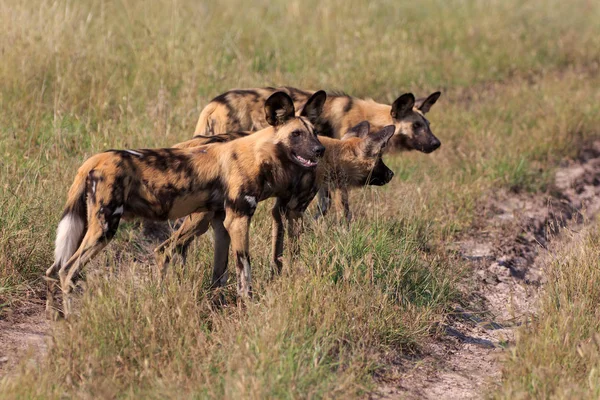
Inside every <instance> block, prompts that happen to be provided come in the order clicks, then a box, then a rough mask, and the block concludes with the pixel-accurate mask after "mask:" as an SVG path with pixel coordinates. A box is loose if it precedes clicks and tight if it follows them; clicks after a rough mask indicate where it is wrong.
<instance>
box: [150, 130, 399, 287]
mask: <svg viewBox="0 0 600 400" xmlns="http://www.w3.org/2000/svg"><path fill="white" fill-rule="evenodd" d="M393 133H394V127H393V126H391V125H390V126H387V127H385V128H383V129H381V130H380V131H378V132H375V133H372V134H369V123H368V122H366V121H364V122H362V123H360V124H358V125H357V126H355V127H353V128H351V129H350V130H349V131H348V133H347V134H346V135H345V136H344V138H343V139H342V140H338V139H332V138H328V137H320V138H319V139H320V141H321V143H323V145H324V146H325V153H324V155H323V158H322V160H321V161H320V162H319V165H318V166H317V167H316V176H313V175H310V174H309V173H306V176H305V177H303V178H301V179H300V180H299V182H300V184H299V185H298V186H297V187H296V188H295V190H294V192H292V193H287V194H285V195H282V196H278V197H277V201H276V203H275V205H274V207H273V209H272V216H273V240H272V246H273V249H272V250H273V251H272V261H271V263H272V268H273V272H274V273H279V272H280V271H281V267H282V257H283V240H284V239H283V237H284V221H285V220H287V221H288V224H289V237H290V239H291V243H292V254H296V253H297V252H298V249H297V246H296V243H297V238H298V235H299V233H300V229H301V226H302V225H301V218H302V216H303V214H304V212H305V210H306V208H307V207H308V205H309V203H310V202H311V201H312V199H313V198H314V196H315V195H316V193H317V192H318V190H320V189H324V188H327V189H337V188H345V189H347V188H351V187H360V186H365V185H377V186H381V185H385V184H386V183H388V182H389V181H390V180H391V179H392V177H393V176H394V174H393V172H392V171H391V170H390V169H389V168H388V167H387V166H386V165H385V164H384V163H383V160H382V151H383V149H384V148H385V145H386V144H387V143H388V141H389V140H390V138H391V137H392V135H393ZM249 134H250V133H248V132H246V133H241V132H238V133H231V134H220V135H215V136H201V135H199V136H196V137H195V138H194V139H192V140H189V141H187V142H183V143H180V144H178V145H176V147H194V146H202V145H204V144H206V143H211V142H212V141H214V140H218V141H224V140H228V139H229V140H234V139H237V138H239V137H240V136H244V135H249ZM218 219H219V216H215V215H214V214H213V213H194V214H192V215H190V216H189V217H188V218H186V220H185V221H184V223H183V224H182V226H181V227H180V228H179V230H178V231H177V232H176V233H175V234H174V235H173V236H172V237H171V238H170V239H168V240H167V241H166V242H164V243H163V244H161V245H160V246H159V247H158V248H157V253H158V255H160V256H161V257H162V255H163V253H165V258H164V259H163V262H164V263H165V265H166V263H168V261H169V259H170V253H171V251H177V252H178V253H180V254H182V255H183V256H184V259H185V253H186V250H187V247H188V246H189V244H190V243H191V242H192V240H193V239H194V237H196V236H200V235H202V234H204V233H205V232H206V230H207V229H208V227H209V225H210V223H211V221H212V223H213V228H214V229H215V235H218V232H219V231H220V230H221V229H222V228H221V224H222V223H221V222H220V221H218ZM215 254H217V253H215ZM226 269H227V258H226V257H225V258H219V259H217V258H215V260H214V266H213V286H220V285H222V284H223V283H224V282H225V280H226V276H227V275H226Z"/></svg>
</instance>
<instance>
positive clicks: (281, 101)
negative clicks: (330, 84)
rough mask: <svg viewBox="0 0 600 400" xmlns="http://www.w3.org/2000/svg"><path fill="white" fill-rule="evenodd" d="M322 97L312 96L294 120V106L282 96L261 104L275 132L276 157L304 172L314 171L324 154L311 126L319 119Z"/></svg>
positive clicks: (284, 95) (288, 97) (322, 102)
mask: <svg viewBox="0 0 600 400" xmlns="http://www.w3.org/2000/svg"><path fill="white" fill-rule="evenodd" d="M326 97H327V95H326V94H325V92H324V91H322V90H321V91H318V92H316V93H315V94H313V95H312V96H311V97H310V99H308V102H307V103H306V105H305V106H304V109H303V110H302V113H301V114H300V116H299V117H296V116H295V109H294V102H293V101H292V99H291V97H290V96H288V95H287V94H286V93H284V92H275V93H273V94H272V95H271V96H270V97H269V98H268V99H267V100H266V102H265V114H266V119H267V122H268V123H269V125H271V126H273V128H274V129H275V132H276V139H275V145H276V146H277V149H278V153H280V154H281V156H283V157H286V158H288V159H289V160H291V161H292V162H294V163H295V164H297V165H300V166H302V167H304V168H314V167H316V166H317V162H318V159H319V158H321V157H322V156H323V153H325V147H324V146H323V145H322V144H321V142H320V141H319V139H318V138H317V134H316V132H315V130H314V127H313V123H314V122H315V121H316V119H317V118H318V117H319V115H321V111H322V110H323V105H324V104H325V99H326Z"/></svg>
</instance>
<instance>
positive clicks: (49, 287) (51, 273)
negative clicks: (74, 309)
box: [45, 263, 59, 320]
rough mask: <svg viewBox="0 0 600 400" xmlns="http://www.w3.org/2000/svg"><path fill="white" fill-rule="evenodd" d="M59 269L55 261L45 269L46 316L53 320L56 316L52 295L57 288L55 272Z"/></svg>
mask: <svg viewBox="0 0 600 400" xmlns="http://www.w3.org/2000/svg"><path fill="white" fill-rule="evenodd" d="M58 270H59V266H58V264H57V263H54V264H52V266H51V267H50V268H48V269H47V270H46V276H45V279H46V318H47V319H52V320H55V319H56V318H57V317H58V314H57V309H56V302H55V300H54V295H55V294H56V291H57V289H58V285H57V282H58V275H56V273H57V272H58Z"/></svg>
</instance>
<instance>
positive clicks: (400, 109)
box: [391, 93, 415, 119]
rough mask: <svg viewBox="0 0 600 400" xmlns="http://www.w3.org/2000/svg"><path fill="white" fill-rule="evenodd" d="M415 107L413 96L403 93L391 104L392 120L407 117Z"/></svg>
mask: <svg viewBox="0 0 600 400" xmlns="http://www.w3.org/2000/svg"><path fill="white" fill-rule="evenodd" d="M414 105H415V96H414V95H413V94H412V93H404V94H403V95H402V96H400V97H398V98H397V99H396V101H394V104H392V112H391V114H392V118H394V119H402V118H404V117H405V116H407V115H408V114H409V113H410V112H411V111H412V109H413V107H414Z"/></svg>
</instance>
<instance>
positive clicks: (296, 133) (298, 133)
mask: <svg viewBox="0 0 600 400" xmlns="http://www.w3.org/2000/svg"><path fill="white" fill-rule="evenodd" d="M301 133H302V132H300V131H292V136H294V137H298V136H300V134H301Z"/></svg>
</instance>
